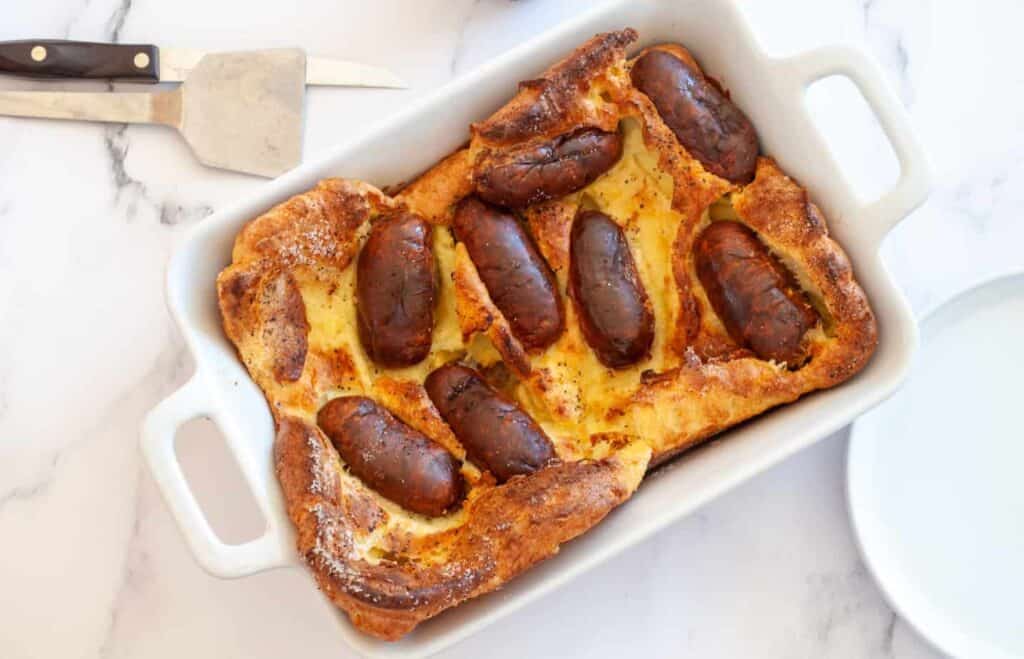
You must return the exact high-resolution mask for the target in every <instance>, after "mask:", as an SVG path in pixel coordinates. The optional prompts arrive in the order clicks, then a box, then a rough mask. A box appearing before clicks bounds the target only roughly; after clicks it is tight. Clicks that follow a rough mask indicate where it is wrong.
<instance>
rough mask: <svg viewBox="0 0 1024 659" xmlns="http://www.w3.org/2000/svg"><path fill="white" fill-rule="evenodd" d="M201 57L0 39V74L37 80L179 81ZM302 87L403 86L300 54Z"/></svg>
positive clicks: (353, 65) (384, 74)
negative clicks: (303, 71)
mask: <svg viewBox="0 0 1024 659" xmlns="http://www.w3.org/2000/svg"><path fill="white" fill-rule="evenodd" d="M205 55H206V52H205V51H202V50H193V49H187V48H157V47H156V46H153V45H148V44H111V43H95V42H89V41H65V40H59V39H37V40H23V41H0V73H5V74H9V75H14V76H21V77H26V78H42V79H57V78H60V79H68V78H76V79H104V80H124V81H128V82H145V83H156V82H181V81H183V80H185V78H187V77H188V73H189V71H191V70H192V69H194V68H195V67H196V65H197V64H199V61H200V60H201V59H203V57H204V56H205ZM306 84H307V85H340V86H345V87H390V88H404V87H405V86H406V84H405V82H404V81H403V80H402V79H401V78H399V77H397V76H396V75H394V74H393V73H391V72H390V71H388V70H387V69H383V68H379V67H376V66H369V65H366V64H359V63H357V62H346V61H344V60H336V59H329V58H326V57H312V56H308V55H307V56H306Z"/></svg>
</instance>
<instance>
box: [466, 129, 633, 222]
mask: <svg viewBox="0 0 1024 659" xmlns="http://www.w3.org/2000/svg"><path fill="white" fill-rule="evenodd" d="M621 155H622V137H620V136H619V134H618V133H609V132H605V131H603V130H598V129H596V128H584V129H581V130H577V131H573V132H571V133H565V134H564V135H559V136H558V137H556V138H555V139H553V140H551V141H550V142H543V143H541V144H536V143H530V144H525V145H523V146H521V147H517V148H513V149H511V150H510V151H507V152H502V153H500V154H499V155H497V156H494V157H492V158H490V159H485V160H484V161H483V162H482V163H481V165H480V166H479V167H478V168H477V171H476V174H475V180H476V190H477V194H479V195H480V196H481V197H482V198H483V199H485V200H487V201H489V202H491V203H492V204H498V205H499V206H507V207H509V208H523V207H525V206H529V205H530V204H536V203H538V202H541V201H544V200H545V199H554V198H556V197H561V196H563V195H567V194H569V193H571V192H576V191H577V190H579V189H581V188H583V187H586V186H587V185H589V184H590V183H591V182H592V181H593V180H594V179H596V178H597V177H598V176H600V175H601V174H604V173H605V172H606V171H608V170H609V169H610V168H611V166H612V165H614V164H615V163H616V162H618V160H619V156H621Z"/></svg>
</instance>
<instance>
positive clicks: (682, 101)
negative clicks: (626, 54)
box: [630, 50, 758, 183]
mask: <svg viewBox="0 0 1024 659" xmlns="http://www.w3.org/2000/svg"><path fill="white" fill-rule="evenodd" d="M630 77H631V79H632V81H633V86H634V87H636V88H637V89H639V90H640V91H641V92H643V93H644V94H646V95H647V96H648V97H649V98H650V99H651V101H652V102H653V103H654V107H655V108H657V110H658V114H660V115H661V118H662V119H663V120H664V121H665V123H666V124H667V125H668V127H669V128H671V129H672V132H673V133H675V135H676V139H678V140H679V143H680V144H682V145H683V146H684V147H685V148H686V150H687V151H689V152H690V153H691V154H692V155H693V157H695V158H696V159H697V160H699V161H700V162H701V164H702V165H704V167H705V169H707V170H708V171H710V172H711V173H712V174H715V175H717V176H721V177H722V178H725V179H728V180H730V181H733V182H736V183H745V182H748V181H750V180H752V179H753V178H754V167H755V166H756V164H757V152H758V148H757V131H755V130H754V125H753V124H752V123H750V120H749V119H747V116H746V115H745V114H743V111H742V110H740V109H739V108H738V107H736V105H735V104H734V103H733V102H732V101H730V100H729V98H728V97H727V96H726V95H725V94H723V93H722V92H721V91H719V89H718V88H717V87H716V86H715V85H714V84H712V83H711V82H710V81H709V80H708V79H707V78H705V77H704V75H703V74H702V73H701V72H700V71H699V70H695V69H693V68H692V67H691V66H690V65H689V64H688V63H686V62H684V61H683V60H681V59H679V58H678V57H675V56H674V55H671V54H669V53H666V52H665V51H663V50H651V51H648V52H647V53H645V54H644V55H643V56H641V57H640V58H639V59H638V60H637V61H636V62H635V63H634V64H633V69H632V71H631V72H630Z"/></svg>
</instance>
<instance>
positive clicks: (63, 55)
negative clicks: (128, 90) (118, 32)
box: [0, 39, 160, 82]
mask: <svg viewBox="0 0 1024 659" xmlns="http://www.w3.org/2000/svg"><path fill="white" fill-rule="evenodd" d="M0 73H6V74H10V75H15V76H22V77H26V78H88V79H95V78H99V79H109V80H127V81H131V82H159V81H160V61H159V50H158V49H157V47H156V46H147V45H136V44H111V43H92V42H89V41H61V40H59V39H37V40H26V41H2V42H0Z"/></svg>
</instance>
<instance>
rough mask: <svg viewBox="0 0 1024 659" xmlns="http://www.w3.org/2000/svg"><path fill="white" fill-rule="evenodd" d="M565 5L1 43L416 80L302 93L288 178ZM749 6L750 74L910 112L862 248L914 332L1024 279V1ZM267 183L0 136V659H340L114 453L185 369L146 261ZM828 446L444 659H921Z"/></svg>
mask: <svg viewBox="0 0 1024 659" xmlns="http://www.w3.org/2000/svg"><path fill="white" fill-rule="evenodd" d="M587 4H588V3H586V2H582V1H578V2H559V1H556V0H527V1H522V2H508V1H499V0H479V1H477V2H473V1H470V0H459V1H458V2H450V1H446V0H429V1H427V0H415V1H413V0H407V1H405V2H402V1H400V0H376V1H375V2H372V3H364V2H340V1H338V0H303V1H301V2H295V3H288V2H279V3H256V2H251V1H248V2H242V1H241V0H230V1H225V2H210V0H178V1H177V2H157V1H156V0H134V1H133V0H121V1H120V2H118V0H86V1H84V2H83V1H82V0H34V1H33V2H15V1H14V0H10V1H9V2H7V3H5V6H4V9H3V14H4V19H3V21H2V22H0V39H18V38H28V37H69V38H76V39H89V40H111V39H115V40H121V41H127V42H133V41H134V42H147V41H158V42H160V43H166V44H174V45H179V46H193V47H210V48H213V47H218V48H244V47H259V46H288V45H301V46H303V47H305V48H306V49H308V50H309V51H311V52H317V53H320V54H325V55H333V56H337V57H346V58H350V59H359V60H362V61H365V62H368V63H374V64H380V65H384V66H387V67H390V68H391V69H393V70H394V71H396V72H397V73H399V74H400V75H402V76H403V77H405V78H406V79H408V80H409V81H410V83H411V85H412V86H411V88H410V89H408V90H406V91H403V92H378V91H364V90H335V89H312V90H310V92H309V96H308V105H307V125H306V154H307V157H308V156H314V155H316V154H317V153H318V152H321V151H323V150H324V149H326V148H329V147H330V146H331V145H332V144H333V143H335V142H337V141H339V140H343V139H345V138H347V137H349V136H351V135H354V134H356V133H357V132H358V131H359V130H360V126H362V125H364V124H365V122H368V121H371V120H373V119H376V118H379V117H381V116H384V115H387V114H389V113H392V112H396V111H397V110H399V109H400V108H401V107H402V106H403V105H405V104H406V102H407V101H408V100H409V99H412V98H415V97H417V96H419V95H421V94H424V93H426V92H428V91H430V90H432V89H434V88H436V87H437V86H438V85H441V84H443V83H444V82H446V81H448V80H449V79H451V78H452V77H454V76H457V75H459V74H460V73H462V72H464V71H467V70H469V69H471V68H473V67H475V66H477V65H478V64H480V63H481V62H483V61H484V60H486V59H487V58H489V57H491V56H493V55H495V54H497V53H500V52H502V51H503V50H505V49H507V48H509V47H511V46H513V45H515V44H517V43H519V42H520V41H522V40H524V39H526V38H528V37H529V36H531V35H533V34H535V33H537V32H538V31H540V30H543V29H544V28H545V27H547V26H550V25H553V24H555V23H557V22H558V21H559V20H561V19H563V18H564V17H566V16H568V15H571V14H573V13H574V12H576V11H579V10H580V9H581V8H583V7H585V6H586V5H587ZM743 6H744V9H745V10H746V11H747V13H748V14H749V16H750V18H751V20H752V22H753V24H754V28H755V31H756V33H757V34H758V35H759V37H760V38H761V40H762V41H763V42H764V44H765V46H766V47H767V48H768V49H769V50H770V51H771V52H772V53H773V54H778V55H784V54H789V53H794V52H798V51H800V50H804V49H806V48H809V47H812V46H815V45H819V44H824V43H831V42H837V41H841V42H852V43H858V44H863V45H864V46H865V47H866V48H867V49H868V50H870V51H871V52H872V53H873V54H874V55H875V56H876V57H877V58H878V59H879V60H880V61H881V63H882V64H883V66H884V68H885V70H886V72H887V73H888V75H889V76H890V78H891V81H892V82H893V83H894V85H895V86H896V88H897V89H898V90H899V93H900V94H901V96H902V98H903V100H904V101H905V102H906V104H907V106H908V107H909V109H910V111H911V113H912V115H913V117H914V120H915V123H916V125H917V126H918V128H919V130H920V134H921V136H922V138H923V139H924V140H925V142H926V144H927V145H928V147H929V151H930V153H931V156H932V159H933V162H934V166H935V187H934V192H933V195H932V198H931V200H930V201H929V203H928V204H927V205H926V206H925V207H923V208H922V209H920V210H919V211H918V212H916V213H914V215H912V216H911V217H910V218H908V219H907V220H906V221H905V222H904V223H903V224H902V225H901V226H900V227H898V228H897V229H896V230H895V231H894V232H893V234H892V235H891V237H890V238H889V240H888V242H887V244H886V246H885V250H884V251H885V256H886V260H887V262H888V264H889V265H890V267H891V268H892V269H893V271H894V272H895V275H896V277H897V279H898V281H899V283H900V284H901V286H902V287H903V288H904V290H906V291H907V293H908V295H909V296H910V299H911V300H912V302H913V305H914V308H915V309H916V310H917V311H923V310H924V309H926V308H928V307H929V306H931V305H933V304H935V303H937V302H939V301H941V300H942V299H944V298H946V297H948V296H949V295H950V294H951V293H953V292H954V291H956V290H959V289H960V288H963V287H965V286H966V285H968V284H969V283H971V282H974V281H977V280H979V279H982V278H985V277H988V276H991V275H994V274H997V273H1002V272H1008V271H1010V270H1013V269H1016V268H1020V267H1021V266H1022V265H1024V259H1022V258H1021V256H1020V248H1019V245H1020V244H1021V241H1022V239H1024V223H1022V222H1020V221H1019V218H1018V216H1017V214H1016V212H1017V209H1018V208H1020V207H1021V206H1022V204H1021V201H1024V199H1022V197H1024V185H1018V184H1024V180H1022V178H1024V121H1022V119H1024V117H1022V112H1021V107H1022V101H1024V97H1022V94H1024V73H1022V72H1021V69H1020V66H1019V64H1018V62H1019V57H1018V54H1017V52H1016V49H1017V46H1018V43H1017V42H1018V41H1019V37H1018V35H1017V33H1018V31H1019V28H1018V26H1019V25H1020V24H1021V20H1022V19H1024V9H1022V8H1021V6H1020V5H1019V4H1018V3H1011V2H998V1H997V0H987V1H985V2H979V3H953V2H942V1H937V2H934V3H932V2H930V1H929V0H835V1H823V0H785V1H783V2H772V3H766V2H757V1H756V0H746V1H744V2H743ZM722 36H723V38H728V35H725V34H723V35H722ZM726 82H728V81H726ZM38 86H39V84H38V83H24V82H16V81H13V80H11V79H4V80H0V88H3V89H13V88H33V87H38ZM848 92H849V90H848V89H847V88H845V87H844V86H843V85H836V84H833V83H830V82H826V83H823V86H822V87H821V88H820V89H819V88H815V89H812V91H811V95H810V96H811V98H810V102H811V103H812V105H813V107H814V108H815V110H816V111H817V112H818V114H819V116H820V117H821V121H822V125H823V126H824V127H825V128H826V129H827V130H829V131H830V133H831V134H832V135H833V136H834V138H835V144H836V148H837V151H838V152H839V157H840V161H841V162H842V163H843V164H844V166H845V167H846V169H847V171H848V172H849V173H850V178H851V180H853V181H854V182H856V183H857V184H858V185H862V186H864V187H863V189H866V190H868V191H871V190H874V191H878V190H880V189H882V187H883V186H884V184H885V182H886V181H887V177H891V176H892V175H893V173H894V167H893V166H889V167H886V166H880V165H879V164H878V163H879V162H884V158H885V157H886V156H885V149H886V147H885V146H884V141H882V139H881V138H880V136H879V135H878V134H877V131H875V129H874V127H873V125H872V123H871V121H869V120H866V119H865V117H866V114H865V113H862V112H860V110H859V109H858V108H857V106H856V104H851V103H849V102H848V100H849V98H850V96H849V95H848ZM260 184H261V181H260V180H258V179H254V178H249V177H246V176H241V175H234V174H229V173H225V172H219V171H214V170H209V169H205V168H203V167H201V166H199V165H197V164H195V162H194V161H193V160H192V158H191V156H190V154H189V152H188V150H187V148H186V147H185V145H184V143H183V142H182V141H181V140H179V139H178V138H177V137H176V136H175V135H174V134H173V133H172V132H168V131H166V130H163V129H160V128H152V127H130V128H127V129H126V128H125V127H122V126H106V127H105V126H100V125H89V124H73V123H56V122H44V121H30V120H11V119H3V118H0V315H2V322H0V584H2V586H0V620H2V622H0V657H4V658H5V659H23V658H27V657H62V658H65V657H66V658H72V657H89V658H93V657H168V658H170V657H174V658H178V657H182V656H187V657H241V656H245V657H252V658H255V657H280V656H286V655H287V656H290V655H292V654H301V656H302V657H304V658H308V659H314V658H315V657H338V656H348V655H349V654H350V651H349V650H348V648H347V647H346V646H344V645H343V643H342V642H341V640H340V638H339V637H338V635H337V632H336V629H335V626H336V621H335V620H334V619H333V618H332V617H330V615H329V614H327V613H326V612H325V610H324V608H323V607H321V606H319V605H318V604H317V602H316V599H315V598H318V597H320V595H319V594H318V593H317V592H316V591H314V590H313V589H311V588H309V584H308V581H307V580H306V579H305V578H304V577H303V576H302V575H301V574H300V573H299V572H297V571H294V570H285V571H277V572H273V573H268V574H263V575H260V576H256V577H250V578H246V579H240V580H236V581H221V580H218V579H216V578H213V577H210V576H208V575H207V574H206V573H204V572H203V571H202V570H201V569H200V568H199V567H198V565H197V564H196V563H195V562H194V561H193V559H192V556H191V554H190V553H189V551H188V549H187V548H186V546H185V544H184V542H183V540H182V537H181V535H180V534H179V533H178V530H177V528H176V527H175V525H174V523H173V521H172V520H171V517H170V515H169V513H168V511H167V509H166V508H165V506H164V504H163V502H162V500H161V499H160V497H159V495H158V494H157V491H156V489H155V487H154V485H153V483H152V481H151V479H150V477H149V475H148V473H147V472H146V471H145V470H144V468H143V466H142V463H141V460H140V456H139V452H138V449H137V445H138V427H139V421H140V419H141V417H142V415H143V414H144V413H145V412H146V411H147V410H148V409H150V408H151V407H152V406H153V405H154V404H155V403H156V402H157V401H158V400H159V399H161V398H162V397H163V396H165V395H166V394H168V393H169V392H170V391H171V390H172V389H173V388H175V387H176V386H178V385H180V384H181V383H182V382H183V381H184V380H185V379H186V378H187V376H188V374H189V373H190V372H191V369H192V366H191V363H190V361H189V360H190V358H189V356H188V354H187V351H186V350H185V347H184V345H183V343H182V340H181V338H180V336H179V334H178V331H177V329H176V328H175V327H174V325H173V323H172V322H171V319H170V318H169V316H168V314H167V312H166V310H165V307H164V301H163V269H164V264H165V262H166V259H167V257H168V255H169V254H170V253H171V251H172V250H173V249H174V247H175V245H176V244H177V243H178V241H179V240H180V238H181V236H182V234H183V233H184V232H185V230H186V229H187V228H188V227H189V226H190V225H193V224H195V223H197V222H201V221H202V220H203V218H204V217H205V216H207V215H208V214H209V213H210V212H212V210H213V209H216V208H218V207H220V206H222V205H223V204H226V203H228V202H230V201H232V200H235V199H237V198H239V197H241V196H242V195H244V194H246V193H247V192H248V191H251V190H252V189H254V188H255V187H256V186H258V185H260ZM184 435H185V436H184V437H182V438H181V439H180V443H179V446H180V452H181V454H182V459H183V461H184V462H185V463H186V467H187V469H188V470H189V473H190V476H191V478H192V480H193V482H194V484H195V488H196V489H197V490H199V491H200V493H201V495H202V500H203V502H204V503H205V504H206V507H207V508H208V510H209V514H210V516H211V518H212V520H213V522H214V524H215V526H217V528H218V529H219V530H220V531H221V532H222V533H223V535H224V536H225V538H226V539H227V540H235V541H237V540H241V539H244V538H246V537H247V534H248V535H249V536H252V535H255V533H256V531H257V530H258V528H259V520H258V519H256V518H255V515H256V513H255V512H254V510H253V509H252V508H251V507H250V506H249V502H247V501H246V499H245V493H244V491H243V490H242V489H241V488H240V481H239V480H238V476H237V475H236V474H234V473H232V472H231V463H230V459H229V458H228V457H227V456H226V454H225V450H224V449H223V448H222V447H221V446H220V444H219V442H218V441H217V436H216V434H215V433H213V432H212V431H211V430H210V429H209V427H206V426H204V425H202V424H201V423H199V424H197V425H195V426H194V427H191V428H189V430H188V431H187V432H185V433H184ZM845 446H846V433H845V432H841V433H838V434H837V435H836V436H833V437H830V438H828V439H826V440H824V441H822V442H821V443H820V444H818V445H817V446H815V447H813V448H811V449H809V450H807V451H805V452H803V453H802V454H800V455H797V456H796V457H793V458H791V459H789V460H788V461H786V462H785V463H783V464H781V465H779V466H778V467H776V468H775V469H772V470H771V471H769V472H767V473H765V474H763V475H761V476H759V477H757V478H755V479H753V480H752V481H750V482H748V483H747V484H745V485H743V486H741V487H739V488H737V489H736V490H734V491H732V492H731V493H729V494H727V495H725V496H723V497H721V498H720V499H719V500H717V501H715V502H713V503H712V504H710V505H708V506H706V507H704V508H703V509H702V510H700V511H699V512H698V513H696V514H694V515H693V516H691V517H690V518H688V519H687V520H685V521H683V522H681V523H679V524H677V525H676V526H675V527H673V528H671V529H670V530H667V531H665V532H663V533H661V534H659V535H658V536H656V537H655V538H653V539H651V540H649V541H648V542H646V543H645V544H643V545H641V546H639V547H637V548H634V549H633V550H631V551H629V552H627V553H626V554H624V555H622V556H620V557H618V558H617V559H615V560H613V561H611V562H609V563H607V564H606V565H604V566H603V567H601V568H599V569H597V570H595V571H593V572H591V573H590V574H588V575H587V576H586V577H584V578H582V579H580V580H578V581H576V582H574V583H573V584H571V585H570V586H568V587H566V588H564V589H562V590H560V591H558V592H557V593H555V594H553V595H550V596H548V597H546V598H545V599H543V600H542V601H540V602H539V603H536V604H535V605H533V606H530V607H528V608H527V609H526V610H524V611H522V612H520V613H518V614H516V615H514V616H512V617H511V618H509V619H507V620H506V621H504V622H502V623H501V624H499V625H498V626H496V627H493V628H491V629H488V630H487V631H485V632H483V633H481V634H479V635H478V636H476V637H474V638H472V639H470V640H468V641H465V642H463V643H462V644H460V645H459V646H457V647H456V648H454V649H453V650H451V651H450V653H449V654H450V656H457V657H470V656H479V655H480V654H481V653H488V656H509V657H519V656H541V655H546V654H551V655H557V656H588V657H590V656H619V655H623V654H629V655H634V656H656V657H661V656H678V655H684V654H685V655H687V656H695V657H735V656H745V657H746V656H759V657H888V656H892V657H901V658H904V657H929V656H934V651H933V650H931V649H930V648H929V647H928V645H927V644H926V643H925V642H924V641H922V640H920V639H919V638H918V637H917V636H916V635H915V634H914V632H913V631H912V630H910V629H909V628H908V627H907V626H906V625H905V624H904V623H903V622H902V621H900V620H899V618H898V617H897V616H895V615H894V613H893V612H892V610H891V609H890V608H889V607H888V606H887V605H886V603H885V602H884V600H883V599H882V597H881V595H880V593H879V591H878V589H877V588H876V586H875V585H874V583H873V582H872V579H871V577H870V575H869V574H868V573H867V572H866V570H865V567H864V565H863V564H862V562H861V560H860V558H859V556H858V553H857V549H856V547H855V545H854V542H853V539H852V536H851V530H850V526H849V522H848V519H847V514H846V508H845V506H846V504H845V497H844V474H843V464H844V455H845Z"/></svg>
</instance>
